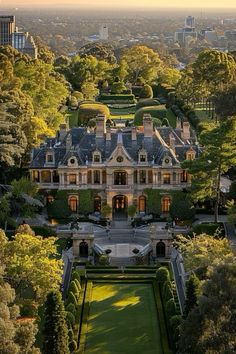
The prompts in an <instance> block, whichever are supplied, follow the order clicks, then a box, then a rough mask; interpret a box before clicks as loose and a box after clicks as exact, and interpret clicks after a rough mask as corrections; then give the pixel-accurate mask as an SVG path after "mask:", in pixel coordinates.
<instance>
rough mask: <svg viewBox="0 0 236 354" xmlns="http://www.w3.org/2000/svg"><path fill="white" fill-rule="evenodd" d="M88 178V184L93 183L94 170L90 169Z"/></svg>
mask: <svg viewBox="0 0 236 354" xmlns="http://www.w3.org/2000/svg"><path fill="white" fill-rule="evenodd" d="M87 179H88V181H87V182H88V184H92V171H88V175H87Z"/></svg>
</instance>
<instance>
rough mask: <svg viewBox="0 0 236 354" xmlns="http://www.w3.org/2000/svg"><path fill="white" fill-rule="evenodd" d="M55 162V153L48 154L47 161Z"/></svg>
mask: <svg viewBox="0 0 236 354" xmlns="http://www.w3.org/2000/svg"><path fill="white" fill-rule="evenodd" d="M52 162H53V154H47V163H52Z"/></svg>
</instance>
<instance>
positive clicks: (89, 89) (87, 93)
mask: <svg viewBox="0 0 236 354" xmlns="http://www.w3.org/2000/svg"><path fill="white" fill-rule="evenodd" d="M81 92H82V93H83V95H84V99H85V100H93V99H94V98H95V97H96V96H97V95H98V94H99V90H98V89H97V87H96V85H95V84H93V83H92V82H85V83H84V84H83V85H82V86H81Z"/></svg>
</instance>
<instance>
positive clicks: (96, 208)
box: [94, 195, 101, 211]
mask: <svg viewBox="0 0 236 354" xmlns="http://www.w3.org/2000/svg"><path fill="white" fill-rule="evenodd" d="M94 211H101V197H100V196H99V195H96V197H95V198H94Z"/></svg>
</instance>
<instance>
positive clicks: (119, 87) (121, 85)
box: [111, 81, 126, 94]
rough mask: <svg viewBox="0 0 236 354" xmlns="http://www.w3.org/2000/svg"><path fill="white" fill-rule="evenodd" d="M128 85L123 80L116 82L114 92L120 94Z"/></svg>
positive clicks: (112, 89)
mask: <svg viewBox="0 0 236 354" xmlns="http://www.w3.org/2000/svg"><path fill="white" fill-rule="evenodd" d="M125 89H126V87H125V85H124V83H123V82H122V81H118V82H114V83H113V84H112V87H111V93H112V94H119V93H122V92H123V91H125Z"/></svg>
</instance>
